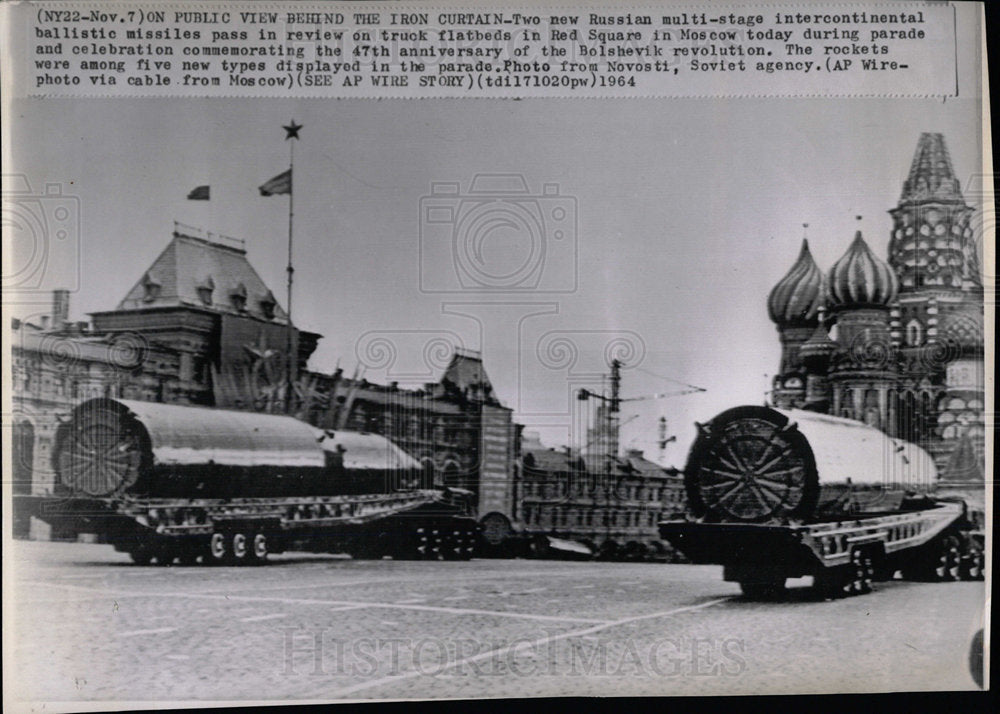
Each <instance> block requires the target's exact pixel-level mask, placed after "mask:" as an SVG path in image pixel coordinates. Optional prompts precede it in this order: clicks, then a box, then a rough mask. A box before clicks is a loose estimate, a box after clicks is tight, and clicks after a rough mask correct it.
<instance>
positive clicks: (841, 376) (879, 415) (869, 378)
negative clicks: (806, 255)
mask: <svg viewBox="0 0 1000 714" xmlns="http://www.w3.org/2000/svg"><path fill="white" fill-rule="evenodd" d="M859 219H860V216H859ZM827 286H828V289H827V295H828V307H829V309H830V311H831V313H832V314H833V318H834V320H835V321H836V326H837V343H838V346H839V349H838V351H837V354H836V355H835V356H834V359H833V362H832V365H831V369H830V385H831V389H832V396H833V403H832V405H831V412H832V413H833V414H835V415H837V416H843V417H847V418H849V419H857V420H858V421H863V422H865V423H866V424H868V425H869V426H874V427H876V428H878V429H881V430H883V431H886V432H888V433H890V434H891V433H892V431H893V429H892V425H893V422H894V421H895V415H894V414H893V409H892V404H891V401H892V400H891V394H892V392H893V391H894V388H895V386H896V370H895V367H896V365H895V355H894V353H893V349H892V345H891V342H890V336H889V306H890V305H891V304H892V303H893V301H894V300H895V299H896V293H897V290H898V282H897V280H896V275H895V274H894V273H893V272H892V270H891V269H890V268H889V266H888V265H887V264H886V263H884V262H882V261H881V260H879V259H878V258H877V257H875V254H874V253H872V251H871V248H869V247H868V244H867V243H865V240H864V238H863V237H862V236H861V231H857V232H856V233H855V234H854V241H853V242H852V243H851V245H850V247H849V248H848V249H847V252H846V253H845V254H844V255H843V257H842V258H841V259H840V260H838V261H837V262H836V263H834V265H833V267H832V268H831V269H830V274H829V278H828V281H827Z"/></svg>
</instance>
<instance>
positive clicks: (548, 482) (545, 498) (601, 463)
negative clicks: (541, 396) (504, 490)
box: [517, 440, 685, 558]
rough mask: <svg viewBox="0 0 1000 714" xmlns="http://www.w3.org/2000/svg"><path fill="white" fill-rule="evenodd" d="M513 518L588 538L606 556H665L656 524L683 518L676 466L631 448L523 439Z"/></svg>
mask: <svg viewBox="0 0 1000 714" xmlns="http://www.w3.org/2000/svg"><path fill="white" fill-rule="evenodd" d="M521 451H522V453H521V459H520V464H519V465H520V469H519V472H520V473H519V478H518V483H517V488H518V491H519V499H518V506H519V508H518V510H519V513H518V516H519V520H520V522H521V523H523V526H524V531H525V533H527V534H529V535H530V534H544V535H549V536H554V537H557V538H566V539H572V540H576V541H579V542H581V543H584V544H586V545H587V546H589V547H590V548H591V550H592V551H593V552H595V553H598V554H600V555H602V556H604V557H609V558H619V557H626V558H629V557H631V558H641V557H644V556H646V555H659V556H665V555H668V554H669V553H671V552H672V551H671V549H670V547H669V546H668V545H667V544H665V543H664V542H663V541H661V540H660V534H659V531H658V529H657V524H658V523H659V522H660V521H661V520H666V519H671V518H678V517H682V515H683V512H684V499H685V495H684V479H683V477H682V475H681V474H680V472H678V471H676V470H674V469H666V468H663V467H661V466H658V465H657V464H655V463H653V462H651V461H649V460H647V459H646V458H644V457H643V453H642V452H641V451H639V450H636V449H630V450H628V451H627V452H626V454H625V456H623V457H617V458H610V457H608V456H602V455H587V454H584V455H583V456H581V455H580V454H578V453H576V452H574V451H572V450H569V449H565V450H562V451H557V450H555V449H547V448H545V447H544V446H542V445H541V444H540V443H537V442H533V441H530V440H529V441H525V442H522V446H521Z"/></svg>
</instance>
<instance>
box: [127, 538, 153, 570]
mask: <svg viewBox="0 0 1000 714" xmlns="http://www.w3.org/2000/svg"><path fill="white" fill-rule="evenodd" d="M128 555H129V557H130V558H131V559H132V562H133V563H135V564H136V565H149V562H150V561H151V560H152V559H153V549H152V548H150V547H149V545H148V544H146V543H140V544H139V545H137V546H136V547H135V548H133V549H132V550H130V551H129V554H128Z"/></svg>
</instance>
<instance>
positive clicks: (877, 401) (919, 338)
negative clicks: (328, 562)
mask: <svg viewBox="0 0 1000 714" xmlns="http://www.w3.org/2000/svg"><path fill="white" fill-rule="evenodd" d="M973 211H974V209H973V208H972V207H971V206H969V205H967V204H966V203H965V199H964V198H963V196H962V193H961V191H960V187H959V182H958V179H957V178H956V177H955V173H954V169H953V167H952V163H951V158H950V156H949V155H948V151H947V148H946V147H945V142H944V138H943V136H942V135H941V134H930V133H927V134H922V135H921V136H920V139H919V142H918V144H917V150H916V154H915V156H914V158H913V163H912V165H911V168H910V173H909V176H908V177H907V179H906V181H905V182H904V183H903V191H902V195H901V196H900V199H899V203H898V204H897V206H896V207H895V208H894V209H892V210H891V211H889V213H890V214H891V215H892V219H893V229H892V235H891V237H890V241H889V249H888V252H889V255H888V261H887V262H886V261H883V260H882V259H880V258H879V257H878V256H876V255H875V254H874V253H873V252H872V250H871V248H869V246H868V244H867V243H866V242H865V240H864V238H863V237H862V235H861V231H858V232H857V233H856V234H855V236H854V240H853V242H852V243H851V244H850V245H849V246H848V248H847V251H846V253H845V254H844V255H843V257H841V258H840V259H839V260H838V261H837V262H836V263H834V265H833V266H832V267H831V268H830V271H829V272H828V273H827V274H825V275H824V273H823V272H822V271H821V270H820V268H819V266H817V265H816V262H815V261H814V259H813V257H812V254H811V253H810V251H809V246H808V243H807V242H806V241H803V245H802V250H801V252H800V254H799V257H798V259H797V260H796V261H795V263H794V264H793V266H792V268H791V270H789V271H788V273H787V274H786V275H785V276H784V277H783V278H782V279H781V280H780V281H779V282H778V284H777V285H775V286H774V288H773V289H772V291H771V294H770V296H769V298H768V303H767V307H768V314H769V316H770V317H771V320H772V321H773V322H774V323H775V324H776V325H777V328H778V334H779V337H780V339H781V345H782V356H781V365H780V369H779V373H778V374H777V375H776V376H775V378H774V384H773V392H772V395H773V396H772V400H773V402H774V404H775V406H777V407H785V408H801V409H810V410H814V411H818V412H823V413H829V414H835V415H837V416H843V417H847V418H850V419H857V420H859V421H863V422H865V423H867V424H869V425H871V426H875V427H877V428H879V429H882V430H883V431H885V432H886V433H888V434H889V435H890V436H894V437H898V438H901V439H905V440H907V441H912V442H914V443H917V444H919V445H920V446H922V447H923V448H924V449H926V450H927V451H928V452H930V454H931V455H932V456H933V457H934V460H935V462H936V464H937V466H938V470H939V478H940V480H941V481H942V482H945V483H959V482H964V483H970V484H976V483H980V484H981V483H982V480H983V460H984V459H983V456H984V448H985V424H984V417H985V405H984V369H983V286H982V277H981V272H980V263H979V256H978V247H977V245H976V243H975V240H974V238H975V237H974V235H973V232H972V229H971V227H970V224H969V219H970V217H971V215H972V214H973Z"/></svg>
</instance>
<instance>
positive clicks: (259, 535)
mask: <svg viewBox="0 0 1000 714" xmlns="http://www.w3.org/2000/svg"><path fill="white" fill-rule="evenodd" d="M267 554H268V550H267V535H266V534H265V533H264V532H263V531H257V532H256V533H254V534H253V540H252V541H251V542H250V553H249V559H250V562H251V563H253V564H255V565H259V564H261V563H264V562H266V561H267Z"/></svg>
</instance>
